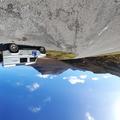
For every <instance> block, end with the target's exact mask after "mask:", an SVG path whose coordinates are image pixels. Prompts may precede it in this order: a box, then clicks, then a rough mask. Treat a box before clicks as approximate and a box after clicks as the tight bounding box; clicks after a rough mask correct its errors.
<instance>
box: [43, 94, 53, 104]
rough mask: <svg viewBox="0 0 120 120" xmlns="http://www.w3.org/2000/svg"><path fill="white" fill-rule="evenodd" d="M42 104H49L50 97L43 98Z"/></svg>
mask: <svg viewBox="0 0 120 120" xmlns="http://www.w3.org/2000/svg"><path fill="white" fill-rule="evenodd" d="M43 102H45V103H50V102H51V97H50V96H49V97H47V98H45V99H44V101H43Z"/></svg>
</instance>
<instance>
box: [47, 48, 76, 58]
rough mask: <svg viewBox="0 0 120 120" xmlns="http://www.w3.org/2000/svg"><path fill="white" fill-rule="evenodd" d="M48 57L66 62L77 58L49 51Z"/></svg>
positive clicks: (69, 54)
mask: <svg viewBox="0 0 120 120" xmlns="http://www.w3.org/2000/svg"><path fill="white" fill-rule="evenodd" d="M47 57H49V58H54V59H59V60H65V59H73V58H75V57H76V55H75V54H73V53H67V52H61V51H53V50H49V51H47Z"/></svg>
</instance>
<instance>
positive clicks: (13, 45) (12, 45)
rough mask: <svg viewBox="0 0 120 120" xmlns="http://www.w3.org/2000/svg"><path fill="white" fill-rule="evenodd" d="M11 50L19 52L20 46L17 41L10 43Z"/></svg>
mask: <svg viewBox="0 0 120 120" xmlns="http://www.w3.org/2000/svg"><path fill="white" fill-rule="evenodd" d="M9 51H10V52H11V53H17V52H19V47H18V45H16V44H15V43H11V44H9Z"/></svg>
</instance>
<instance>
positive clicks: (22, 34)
mask: <svg viewBox="0 0 120 120" xmlns="http://www.w3.org/2000/svg"><path fill="white" fill-rule="evenodd" d="M119 21H120V1H119V0H0V36H1V37H0V42H3V41H5V42H7V41H15V42H19V43H25V41H27V44H28V43H29V44H34V43H36V44H41V45H44V46H45V47H46V48H47V49H50V50H52V49H53V50H62V51H67V52H74V53H76V54H77V55H78V57H87V56H94V55H100V54H105V53H110V52H116V51H120V34H119V33H120V23H119ZM23 38H25V39H23Z"/></svg>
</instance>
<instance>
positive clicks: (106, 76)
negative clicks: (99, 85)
mask: <svg viewBox="0 0 120 120" xmlns="http://www.w3.org/2000/svg"><path fill="white" fill-rule="evenodd" d="M111 76H112V75H109V74H108V75H104V76H103V78H105V79H107V78H110V77H111Z"/></svg>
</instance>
